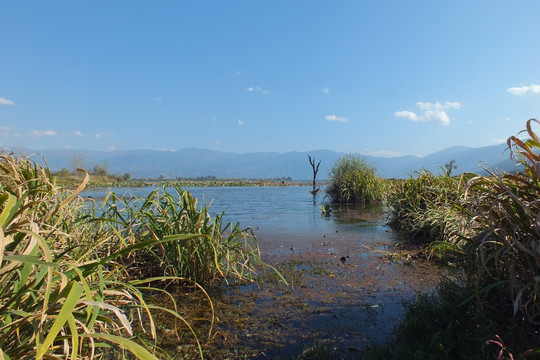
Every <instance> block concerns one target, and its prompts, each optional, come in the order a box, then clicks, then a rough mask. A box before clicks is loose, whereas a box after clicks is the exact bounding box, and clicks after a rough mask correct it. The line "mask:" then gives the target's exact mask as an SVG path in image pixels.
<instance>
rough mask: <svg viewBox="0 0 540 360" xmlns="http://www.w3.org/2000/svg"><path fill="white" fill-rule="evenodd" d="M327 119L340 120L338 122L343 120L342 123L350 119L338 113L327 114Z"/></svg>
mask: <svg viewBox="0 0 540 360" xmlns="http://www.w3.org/2000/svg"><path fill="white" fill-rule="evenodd" d="M326 120H327V121H338V122H342V123H346V122H348V121H349V119H347V118H346V117H342V116H337V115H326Z"/></svg>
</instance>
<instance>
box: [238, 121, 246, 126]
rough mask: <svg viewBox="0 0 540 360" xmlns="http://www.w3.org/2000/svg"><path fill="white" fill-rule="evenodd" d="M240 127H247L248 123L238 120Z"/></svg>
mask: <svg viewBox="0 0 540 360" xmlns="http://www.w3.org/2000/svg"><path fill="white" fill-rule="evenodd" d="M238 125H240V126H242V125H246V122H245V121H242V120H238Z"/></svg>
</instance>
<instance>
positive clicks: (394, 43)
mask: <svg viewBox="0 0 540 360" xmlns="http://www.w3.org/2000/svg"><path fill="white" fill-rule="evenodd" d="M0 9H1V11H0V34H1V35H2V36H1V40H0V146H1V147H14V146H23V147H24V148H26V149H32V150H41V149H88V150H102V151H110V150H135V149H153V150H177V149H182V148H186V147H196V148H202V149H211V150H217V151H224V152H234V153H251V152H280V153H284V152H289V151H310V150H316V149H329V150H333V151H340V152H345V153H360V154H366V155H375V156H401V155H419V156H424V155H428V154H430V153H433V152H436V151H440V150H443V149H446V148H448V147H451V146H456V145H460V146H470V147H482V146H489V145H496V144H500V143H502V142H504V141H506V139H507V138H508V137H510V136H512V135H516V134H517V133H518V132H519V131H520V130H522V129H524V128H525V124H526V121H527V120H528V119H529V118H540V40H539V39H540V21H538V16H539V15H540V1H537V0H520V1H501V0H479V1H470V0H466V1H463V0H453V1H448V0H446V1H444V0H441V1H433V0H426V1H416V0H411V1H398V0H396V1H389V0H379V1H367V0H366V1H361V0H350V1H348V0H335V1H330V0H328V1H320V0H309V1H308V0H298V1H285V0H271V1H270V0H268V1H263V0H244V1H243V0H227V1H225V0H221V1H217V0H216V1H203V0H200V1H187V0H186V1H183V0H174V1H169V0H160V1H138V0H129V1H128V0H124V1H122V0H115V1H109V0H106V1H105V0H93V1H82V0H81V1H71V0H70V1H67V0H65V1H59V0H49V1H12V0H0Z"/></svg>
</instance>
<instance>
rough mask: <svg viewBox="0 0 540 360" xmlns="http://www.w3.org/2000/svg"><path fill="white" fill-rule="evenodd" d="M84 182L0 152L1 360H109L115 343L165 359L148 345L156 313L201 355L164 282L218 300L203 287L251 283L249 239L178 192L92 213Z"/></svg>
mask: <svg viewBox="0 0 540 360" xmlns="http://www.w3.org/2000/svg"><path fill="white" fill-rule="evenodd" d="M87 181H88V174H86V173H85V178H84V180H83V181H82V183H81V184H80V186H79V187H78V188H77V190H75V191H63V190H61V189H59V188H57V187H56V186H55V185H54V184H53V182H52V181H51V175H50V173H49V171H48V170H47V169H44V168H42V167H40V166H38V165H36V164H35V163H34V162H31V161H29V160H26V159H18V158H14V157H12V156H8V155H0V359H24V358H37V359H41V358H51V359H52V358H70V359H76V358H92V357H94V358H103V354H104V352H105V351H108V349H109V351H110V348H111V346H112V347H113V348H115V349H116V350H115V352H116V353H118V354H122V353H125V352H130V353H131V354H132V355H134V356H135V357H137V358H141V359H156V351H157V350H156V348H155V346H154V345H153V344H154V341H155V340H152V341H150V342H148V341H147V340H144V339H147V338H151V339H156V337H157V336H158V333H157V331H158V330H157V329H158V326H156V324H155V322H154V317H153V313H154V312H155V311H159V312H161V313H162V314H163V313H167V314H168V315H169V318H171V319H176V322H177V323H178V324H182V326H183V327H184V328H185V329H187V330H186V331H187V332H188V333H191V334H192V335H193V336H194V339H195V340H194V342H193V343H194V344H195V345H194V347H193V346H191V347H192V348H194V350H195V352H198V353H199V354H200V356H201V357H202V348H201V345H200V344H199V340H198V339H197V338H196V337H195V331H194V329H192V328H191V326H190V325H189V324H188V323H187V321H185V319H184V318H183V317H182V316H181V315H180V314H179V313H178V312H177V311H176V310H175V309H176V305H175V304H176V302H175V301H174V297H173V296H172V294H170V293H168V292H167V291H166V290H164V289H163V287H164V286H163V285H162V284H163V283H164V282H166V283H170V282H173V281H176V282H177V283H180V284H182V283H186V284H190V286H192V285H193V284H194V283H195V286H196V288H197V289H198V291H201V292H202V293H203V294H205V297H206V298H207V299H208V300H209V298H208V296H207V295H206V292H205V291H204V290H203V289H202V287H201V286H200V285H198V284H197V283H196V282H194V281H195V280H200V281H210V280H212V279H215V278H216V277H229V276H235V277H236V278H237V279H244V278H247V276H248V275H249V274H250V273H251V272H252V271H253V267H252V265H251V261H252V260H255V261H257V260H258V259H259V257H258V248H257V247H256V244H255V243H253V240H254V239H253V237H252V236H251V233H249V232H248V230H243V229H240V228H239V226H238V225H236V226H234V227H232V226H223V225H222V220H221V219H222V217H221V216H218V217H216V218H215V219H212V218H211V217H210V216H209V215H208V212H207V211H206V208H204V209H201V210H198V209H197V208H196V200H195V199H193V198H192V197H191V195H190V194H189V193H186V192H182V191H180V190H179V189H175V191H176V192H177V195H178V196H179V198H178V200H176V198H174V197H173V196H172V195H171V194H169V193H167V192H166V191H165V190H164V191H163V192H162V193H159V192H158V191H156V192H153V193H152V194H151V195H150V196H149V197H148V198H147V199H136V200H132V202H124V203H123V205H122V204H119V199H118V198H117V197H116V196H115V195H114V194H111V195H110V196H109V197H108V199H107V200H106V202H105V204H104V208H103V211H101V210H99V209H98V210H96V209H95V208H91V209H88V207H87V206H86V205H85V204H84V201H82V200H81V198H80V197H78V193H79V192H80V191H82V190H83V188H84V187H85V185H86V183H87ZM119 205H122V206H123V207H122V206H119ZM129 206H133V208H130V207H129ZM246 249H247V250H246ZM167 275H169V276H167ZM149 293H162V294H164V295H165V297H167V298H169V299H170V300H171V301H172V302H171V303H172V305H171V306H170V307H169V308H165V307H163V306H160V305H154V304H152V303H151V301H149V299H151V298H148V297H147V295H148V294H149ZM209 303H210V308H211V307H212V305H211V302H209ZM212 313H213V311H212ZM212 318H213V315H212ZM210 320H211V322H213V320H212V319H210ZM175 327H176V325H175ZM211 327H212V325H210V330H209V331H210V332H211V331H212V329H211ZM138 339H140V340H141V341H138ZM140 344H144V345H140ZM119 349H123V350H122V351H121V352H119ZM120 356H121V357H124V356H127V354H124V356H122V355H120Z"/></svg>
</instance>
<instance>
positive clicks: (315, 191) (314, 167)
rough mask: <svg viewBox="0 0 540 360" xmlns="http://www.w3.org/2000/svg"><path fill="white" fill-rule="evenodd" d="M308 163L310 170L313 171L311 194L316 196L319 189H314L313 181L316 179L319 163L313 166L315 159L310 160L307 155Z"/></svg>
mask: <svg viewBox="0 0 540 360" xmlns="http://www.w3.org/2000/svg"><path fill="white" fill-rule="evenodd" d="M308 159H309V163H310V164H311V168H312V169H313V190H311V193H312V194H313V195H315V194H317V192H319V190H320V188H318V187H316V183H315V180H316V178H317V172H318V171H319V165H321V162H320V161H319V163H318V164H317V166H315V158H313V159H312V158H311V156H310V155H309V154H308Z"/></svg>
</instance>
